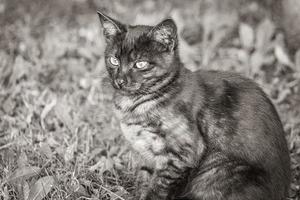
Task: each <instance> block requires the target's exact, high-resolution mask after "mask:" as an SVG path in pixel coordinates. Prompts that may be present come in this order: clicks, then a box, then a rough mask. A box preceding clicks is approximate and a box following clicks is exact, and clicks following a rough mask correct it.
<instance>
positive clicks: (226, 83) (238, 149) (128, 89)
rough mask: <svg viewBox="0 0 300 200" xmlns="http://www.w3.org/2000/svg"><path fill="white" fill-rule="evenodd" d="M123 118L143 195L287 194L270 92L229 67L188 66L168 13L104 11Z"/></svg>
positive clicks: (256, 198)
mask: <svg viewBox="0 0 300 200" xmlns="http://www.w3.org/2000/svg"><path fill="white" fill-rule="evenodd" d="M98 15H99V18H100V21H101V24H102V28H103V35H104V38H105V41H106V49H105V53H104V54H105V65H106V68H107V71H108V76H109V79H110V80H111V84H112V86H113V87H114V91H115V93H114V105H115V110H116V114H117V116H118V117H119V119H120V127H121V130H122V132H123V135H124V136H125V138H126V140H128V141H129V143H130V145H131V147H132V148H133V150H134V151H136V152H138V153H139V155H140V156H141V157H142V160H143V162H144V164H143V165H142V166H141V169H140V172H141V174H142V177H148V178H149V181H147V182H144V184H143V185H142V186H141V188H140V190H141V195H140V197H139V199H141V200H142V199H143V200H171V199H181V200H183V199H185V200H283V199H284V198H285V196H286V195H287V192H288V189H289V183H290V158H289V152H288V148H287V143H286V140H285V137H284V131H283V127H282V123H281V121H280V118H279V116H278V114H277V112H276V110H275V108H274V106H273V104H272V103H271V101H270V100H269V98H268V97H267V96H266V94H265V93H264V92H263V91H262V89H260V87H259V86H258V85H257V84H256V83H254V82H253V81H251V80H250V79H248V78H245V77H242V76H240V75H237V74H234V73H230V72H220V71H204V70H198V71H196V72H191V71H189V70H188V69H187V68H185V67H184V66H183V64H182V63H181V61H180V57H179V53H178V51H179V49H178V35H177V27H176V24H175V22H174V21H173V20H172V19H165V20H163V21H162V22H161V23H159V24H157V25H155V26H147V25H135V26H133V25H125V24H123V23H121V22H119V21H117V20H115V19H113V18H111V17H109V16H107V15H105V14H103V13H101V12H98Z"/></svg>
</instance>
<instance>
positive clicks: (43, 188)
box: [27, 176, 55, 200]
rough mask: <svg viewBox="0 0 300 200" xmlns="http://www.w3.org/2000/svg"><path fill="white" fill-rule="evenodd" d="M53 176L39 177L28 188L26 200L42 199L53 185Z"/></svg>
mask: <svg viewBox="0 0 300 200" xmlns="http://www.w3.org/2000/svg"><path fill="white" fill-rule="evenodd" d="M54 183H55V181H54V178H53V176H45V177H43V178H40V179H39V180H38V181H37V182H36V183H35V184H34V185H33V186H32V188H31V189H30V192H29V196H28V199H27V200H42V199H43V198H44V197H45V196H46V195H47V194H48V193H49V192H50V190H51V188H52V187H53V186H54Z"/></svg>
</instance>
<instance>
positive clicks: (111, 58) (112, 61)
mask: <svg viewBox="0 0 300 200" xmlns="http://www.w3.org/2000/svg"><path fill="white" fill-rule="evenodd" d="M109 62H110V63H111V64H112V65H113V66H119V65H120V61H119V60H118V59H117V58H115V57H110V58H109Z"/></svg>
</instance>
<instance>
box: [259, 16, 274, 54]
mask: <svg viewBox="0 0 300 200" xmlns="http://www.w3.org/2000/svg"><path fill="white" fill-rule="evenodd" d="M274 33H275V26H274V24H273V23H272V22H271V21H270V20H269V19H267V18H266V19H265V20H263V21H262V22H261V23H260V24H259V25H258V27H257V31H256V43H255V48H256V49H259V50H261V51H263V52H266V51H267V50H268V49H269V46H270V41H271V39H272V37H273V35H274Z"/></svg>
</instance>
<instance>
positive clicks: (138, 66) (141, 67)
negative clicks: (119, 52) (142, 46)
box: [135, 61, 149, 69]
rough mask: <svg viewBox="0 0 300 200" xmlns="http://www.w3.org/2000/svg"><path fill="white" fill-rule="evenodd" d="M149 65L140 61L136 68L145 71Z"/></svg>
mask: <svg viewBox="0 0 300 200" xmlns="http://www.w3.org/2000/svg"><path fill="white" fill-rule="evenodd" d="M148 65H149V63H148V62H147V61H139V62H136V63H135V67H136V68H137V69H144V68H146V67H148Z"/></svg>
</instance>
